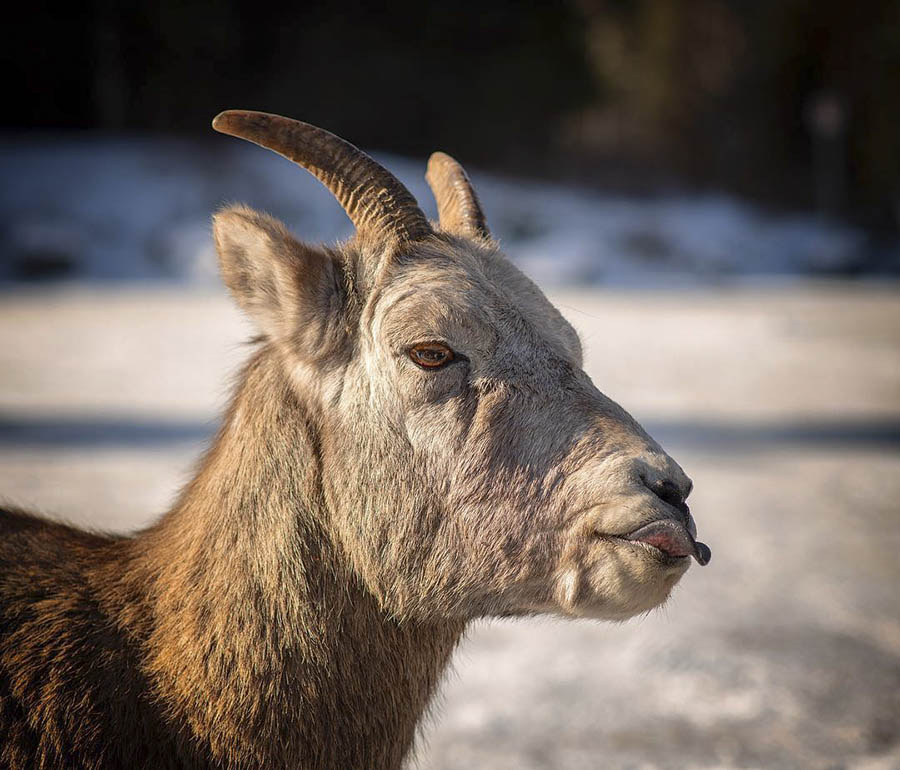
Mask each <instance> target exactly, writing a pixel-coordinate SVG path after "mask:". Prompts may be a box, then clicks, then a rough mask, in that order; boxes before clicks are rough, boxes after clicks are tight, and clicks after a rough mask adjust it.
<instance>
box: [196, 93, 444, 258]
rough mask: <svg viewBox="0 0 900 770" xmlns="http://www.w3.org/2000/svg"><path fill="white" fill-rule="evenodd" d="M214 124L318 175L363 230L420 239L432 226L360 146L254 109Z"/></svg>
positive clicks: (402, 188)
mask: <svg viewBox="0 0 900 770" xmlns="http://www.w3.org/2000/svg"><path fill="white" fill-rule="evenodd" d="M212 125H213V128H214V129H215V130H216V131H219V132H220V133H223V134H228V135H230V136H235V137H238V138H239V139H246V140H247V141H250V142H253V143H254V144H257V145H259V146H260V147H264V148H266V149H267V150H272V151H273V152H276V153H278V154H279V155H281V156H282V157H284V158H287V159H288V160H290V161H293V162H294V163H296V164H297V165H299V166H301V167H303V168H305V169H306V170H307V171H309V172H310V173H311V174H312V175H313V176H314V177H316V179H318V180H319V181H320V182H321V183H322V184H323V185H325V187H326V188H328V190H329V191H330V192H331V194H332V195H334V197H335V198H336V199H337V201H338V203H340V204H341V207H342V208H343V209H344V211H345V212H346V213H347V216H348V217H350V221H351V222H353V225H354V226H355V227H356V229H357V230H358V231H360V232H362V231H366V232H374V233H379V234H382V235H394V236H396V237H398V238H399V239H400V240H404V241H417V240H421V239H422V238H425V237H426V236H428V235H429V234H430V233H431V232H432V230H431V226H430V225H429V224H428V219H427V218H426V217H425V215H424V214H423V213H422V210H421V209H420V208H419V204H418V203H417V202H416V199H415V198H414V197H413V196H412V193H410V192H409V190H407V189H406V187H405V186H404V185H403V183H402V182H401V181H400V180H399V179H397V177H395V176H394V175H393V174H392V173H391V172H390V171H388V170H387V169H386V168H384V167H383V166H381V165H380V164H379V163H377V162H375V160H373V159H372V158H371V157H369V156H368V155H367V154H366V153H364V152H363V151H362V150H360V149H359V148H358V147H355V146H354V145H352V144H350V142H347V141H345V140H343V139H341V138H340V137H339V136H335V135H334V134H332V133H331V132H330V131H326V130H325V129H322V128H318V127H316V126H313V125H310V124H309V123H303V122H301V121H299V120H293V119H291V118H285V117H282V116H281V115H272V114H270V113H267V112H256V111H253V110H226V111H225V112H221V113H219V114H218V115H216V117H215V119H214V120H213V123H212Z"/></svg>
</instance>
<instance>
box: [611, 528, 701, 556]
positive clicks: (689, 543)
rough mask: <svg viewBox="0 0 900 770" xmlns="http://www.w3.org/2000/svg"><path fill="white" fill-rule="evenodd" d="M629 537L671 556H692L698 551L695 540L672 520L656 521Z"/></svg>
mask: <svg viewBox="0 0 900 770" xmlns="http://www.w3.org/2000/svg"><path fill="white" fill-rule="evenodd" d="M627 537H628V539H629V540H637V541H640V542H641V543H647V544H648V545H652V546H654V547H656V548H659V550H660V551H662V552H663V553H666V554H668V555H669V556H692V555H693V554H694V553H695V551H696V546H695V545H694V539H693V538H692V537H691V536H690V534H689V533H688V531H687V530H686V529H685V528H684V527H682V526H681V525H680V524H679V523H678V522H675V521H672V520H671V519H663V520H662V521H654V522H652V523H651V524H647V525H646V526H643V527H641V528H640V529H636V530H635V531H634V532H632V533H631V534H630V535H628V536H627Z"/></svg>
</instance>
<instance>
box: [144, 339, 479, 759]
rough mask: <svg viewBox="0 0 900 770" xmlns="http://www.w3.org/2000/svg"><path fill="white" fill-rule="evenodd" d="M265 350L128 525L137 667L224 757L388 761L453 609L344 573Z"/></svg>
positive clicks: (423, 704) (195, 738) (441, 654)
mask: <svg viewBox="0 0 900 770" xmlns="http://www.w3.org/2000/svg"><path fill="white" fill-rule="evenodd" d="M274 359H275V355H274V353H272V351H270V350H263V351H261V352H260V353H258V354H257V355H256V356H255V357H254V359H253V360H252V361H251V363H250V364H249V366H248V367H247V369H246V371H245V373H244V377H243V379H242V383H241V385H240V387H239V389H238V392H237V395H236V397H235V399H234V401H233V403H232V405H231V407H230V409H229V411H228V414H227V416H226V419H225V421H224V424H223V427H222V429H221V431H220V433H219V435H218V437H217V439H216V441H215V443H214V444H213V446H212V448H211V449H210V451H209V452H208V454H207V456H206V458H205V459H204V461H203V462H202V464H201V467H200V470H199V472H198V474H197V476H196V478H195V479H194V480H193V481H192V482H191V483H190V484H189V485H188V487H187V489H186V490H185V492H184V494H183V496H182V499H181V500H180V502H179V503H178V504H177V505H176V506H175V508H174V509H173V510H172V511H171V512H170V513H169V514H167V515H166V516H165V517H164V518H163V519H162V520H161V522H160V523H159V524H158V525H156V526H155V527H153V528H151V529H150V530H148V531H147V532H146V533H144V535H142V536H140V537H138V538H137V539H136V540H134V541H132V543H133V548H134V554H135V556H134V558H135V561H136V565H137V569H136V570H135V574H140V575H142V576H143V579H144V582H145V584H147V585H150V586H151V589H150V593H149V596H150V599H149V601H150V605H151V606H150V612H149V616H150V617H151V618H152V621H148V622H147V624H146V628H145V630H144V632H143V634H142V635H143V637H144V639H145V641H144V645H145V649H146V650H148V651H149V655H148V656H147V658H146V669H147V671H148V673H149V676H150V678H151V681H153V682H154V683H155V685H156V687H157V689H158V692H159V696H160V698H161V699H162V700H163V702H164V703H165V704H166V710H167V711H169V712H170V713H171V714H172V715H173V717H174V719H173V723H179V722H181V723H183V724H187V725H189V726H190V728H189V731H190V734H189V735H186V736H184V738H185V739H186V743H187V744H188V745H197V746H201V747H202V749H201V751H202V753H203V754H205V755H207V756H210V757H211V758H212V759H213V760H215V761H217V762H221V763H223V764H224V765H226V766H230V765H235V766H243V765H251V766H265V767H281V766H286V765H291V766H294V767H296V766H301V767H317V768H318V767H323V768H324V767H342V768H347V767H371V768H388V767H398V766H399V765H400V764H401V763H402V761H403V758H404V756H405V755H406V754H407V752H408V750H409V748H410V746H411V744H412V742H413V739H414V736H415V729H416V724H417V723H418V721H419V720H420V718H421V717H422V714H423V712H424V711H425V710H426V708H427V706H428V703H429V700H430V698H431V696H432V694H433V692H434V690H435V688H436V686H437V684H438V682H439V680H440V677H441V674H442V672H443V670H444V668H445V667H446V665H447V663H448V661H449V658H450V655H451V654H452V651H453V648H454V647H455V645H456V643H457V641H458V640H459V638H460V635H461V633H462V631H463V623H462V622H459V623H452V624H450V623H441V624H426V623H417V622H410V621H404V622H402V623H401V622H398V621H396V620H394V619H392V618H391V617H390V616H389V615H388V614H386V613H385V612H384V611H383V610H382V609H381V608H380V607H379V606H378V605H377V602H376V601H375V599H374V597H373V596H372V595H371V594H370V593H369V592H368V591H366V590H365V588H364V586H363V585H362V584H361V583H360V581H359V580H358V579H357V578H356V577H355V576H354V573H353V572H352V571H351V570H350V569H349V567H348V565H347V563H346V559H345V558H343V557H342V556H341V553H340V549H339V547H337V545H336V544H335V543H334V541H333V540H332V539H331V538H330V537H329V535H328V532H327V529H328V527H327V524H326V521H327V516H326V515H325V512H324V510H323V502H322V494H321V483H320V481H319V473H320V464H319V462H318V456H317V446H318V442H317V440H316V433H315V428H314V426H312V424H311V423H310V421H309V420H308V419H307V418H306V412H305V409H304V408H303V406H302V404H301V403H300V402H299V400H298V399H297V398H296V397H295V396H294V395H293V394H292V393H291V391H290V389H289V388H288V386H287V384H286V382H285V378H284V377H283V375H282V374H281V371H280V368H279V366H278V364H277V361H275V360H274ZM126 620H127V619H126Z"/></svg>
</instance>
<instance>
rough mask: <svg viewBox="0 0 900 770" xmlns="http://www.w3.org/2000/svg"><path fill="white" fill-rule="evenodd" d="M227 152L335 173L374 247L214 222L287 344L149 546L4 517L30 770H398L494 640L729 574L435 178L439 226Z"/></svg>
mask: <svg viewBox="0 0 900 770" xmlns="http://www.w3.org/2000/svg"><path fill="white" fill-rule="evenodd" d="M213 125H214V127H215V128H216V129H217V130H218V131H221V132H223V133H226V134H231V135H233V136H237V137H241V138H244V139H248V140H250V141H252V142H255V143H257V144H259V145H262V146H263V147H267V148H269V149H272V150H274V151H275V152H278V153H280V154H281V155H283V156H285V157H287V158H289V159H290V160H292V161H294V162H295V163H297V164H299V165H300V166H302V167H303V168H305V169H307V170H308V171H310V172H311V173H312V174H314V175H315V176H316V177H317V178H318V179H319V180H320V181H321V182H322V183H323V184H324V185H325V186H326V187H327V188H328V189H329V190H330V191H331V192H332V193H333V194H334V195H335V197H336V198H337V200H338V201H339V202H340V204H341V205H342V206H343V207H344V209H345V211H346V212H347V214H348V215H349V217H350V219H351V220H352V221H353V223H354V225H355V227H356V235H355V236H354V237H353V238H352V239H351V240H349V241H347V242H346V243H343V244H341V245H340V246H337V247H333V248H331V247H317V246H312V245H309V244H305V243H303V242H301V241H299V240H296V239H295V238H294V237H293V236H292V235H290V234H289V233H288V232H287V230H286V229H285V228H284V227H283V226H282V225H281V224H280V223H279V222H277V221H275V220H274V219H272V218H271V217H269V216H266V215H265V214H260V213H257V212H255V211H252V210H250V209H248V208H244V207H241V206H238V207H234V208H228V209H225V210H223V211H221V212H220V213H218V214H217V215H216V216H215V219H214V235H215V243H216V248H217V251H218V255H219V259H220V261H221V267H222V273H223V275H224V279H225V283H226V284H227V285H228V288H229V289H230V290H231V292H232V293H233V294H234V297H235V299H236V300H237V302H238V304H239V305H240V306H241V307H242V308H243V309H244V310H245V311H246V312H247V313H248V314H249V315H250V316H251V317H252V318H253V320H254V321H255V323H256V325H257V327H258V329H259V332H260V335H261V338H260V343H259V346H258V349H257V350H256V352H255V354H254V355H253V356H252V358H251V360H250V362H249V363H248V364H247V366H246V368H245V369H244V371H243V375H242V377H241V379H240V383H239V385H238V387H237V391H236V393H235V396H234V399H233V401H232V403H231V405H230V407H229V409H228V412H227V414H226V416H225V419H224V422H223V425H222V427H221V429H220V431H219V433H218V436H217V438H216V439H215V442H214V444H213V446H212V448H211V449H210V450H209V452H208V453H207V454H206V456H205V458H204V460H203V461H202V464H201V466H200V468H199V471H198V473H197V475H196V477H195V478H194V480H193V481H192V482H191V483H190V484H189V485H188V486H187V488H186V489H185V490H184V492H183V494H182V495H181V498H180V500H179V501H178V502H177V504H176V505H175V506H174V507H173V509H172V510H171V511H169V512H168V513H167V514H165V515H164V516H163V517H162V518H161V519H160V520H159V521H158V523H156V524H155V525H154V526H151V527H150V528H149V529H147V530H145V531H143V532H141V533H139V534H137V535H136V536H134V537H111V536H105V535H100V534H94V533H89V532H84V531H79V530H76V529H73V528H70V527H67V526H64V525H62V524H58V523H51V522H50V521H45V520H42V519H40V518H36V517H34V516H31V515H29V514H26V513H22V512H18V511H14V510H8V511H5V512H3V513H2V514H0V736H2V746H0V765H2V766H3V767H4V768H33V767H37V768H62V767H66V768H73V767H84V768H111V767H127V768H135V767H146V768H169V767H172V768H174V767H178V768H187V767H191V768H193V767H215V768H257V767H259V768H263V767H264V768H287V767H292V768H296V767H303V768H341V769H342V770H346V769H347V768H396V767H398V766H399V765H401V763H402V762H403V759H404V757H405V756H406V755H407V753H408V752H409V749H410V746H411V744H412V742H413V738H414V733H415V728H416V724H417V722H418V720H419V719H420V717H421V715H422V713H423V711H424V710H425V709H426V707H427V705H428V702H429V699H430V698H431V696H432V693H433V692H434V690H435V688H436V687H437V685H438V682H439V680H440V678H441V674H442V672H443V670H444V668H445V666H446V665H447V662H448V660H449V659H450V656H451V654H452V652H453V649H454V647H455V645H456V644H457V642H458V640H459V639H460V635H461V634H462V632H463V629H464V627H465V626H466V624H467V622H468V621H470V620H471V619H473V618H477V617H483V616H488V615H527V614H532V613H540V612H551V613H557V614H561V615H565V616H571V617H594V618H610V619H622V618H627V617H629V616H632V615H634V614H635V613H640V612H643V611H645V610H648V609H650V608H652V607H654V606H656V605H658V604H660V603H661V602H663V601H664V600H665V599H666V598H667V596H668V595H669V592H670V591H671V590H672V587H673V586H674V585H675V583H676V582H677V581H678V579H679V578H680V577H681V575H682V574H684V572H685V570H686V569H687V566H688V562H689V558H688V557H689V556H692V555H693V556H694V557H695V558H696V559H697V560H698V561H699V562H700V563H705V562H706V561H707V560H708V558H709V549H708V548H707V547H706V546H705V545H703V544H702V543H698V542H696V541H695V539H694V536H695V528H694V524H693V521H692V519H691V516H690V513H689V511H688V508H687V505H686V504H685V502H684V499H685V497H687V495H688V493H689V492H690V489H691V482H690V481H689V479H688V478H687V476H686V475H685V474H684V472H683V471H682V470H681V468H680V467H679V466H678V465H677V464H676V463H675V462H674V461H673V460H672V459H671V458H670V457H669V456H668V455H667V454H666V453H665V452H664V451H663V450H662V449H661V448H660V447H659V446H658V445H657V444H656V443H655V442H654V441H653V440H652V439H651V438H650V437H649V436H648V435H647V434H646V433H645V432H644V431H643V430H642V429H641V427H640V426H639V425H638V424H637V423H636V422H635V420H634V419H632V418H631V417H630V416H629V415H628V414H627V413H626V412H625V411H624V410H623V409H622V408H620V407H619V406H618V405H616V404H615V403H613V402H612V401H611V400H610V399H608V398H606V397H605V396H603V395H602V394H601V393H600V392H599V391H598V390H597V389H596V388H595V387H594V385H593V384H592V383H591V381H590V380H589V379H588V377H587V375H585V373H584V372H583V371H582V368H581V357H582V351H581V347H580V343H579V340H578V337H577V336H576V334H575V332H574V331H573V329H572V328H571V327H570V325H569V324H568V323H567V322H566V321H565V320H564V319H563V318H562V316H561V315H560V314H559V313H558V312H557V311H556V309H555V308H554V307H553V306H552V305H551V304H550V303H549V302H548V301H547V300H546V299H545V297H544V296H543V294H542V293H541V292H540V291H539V290H538V289H537V288H536V287H535V286H534V284H532V283H531V282H530V281H529V280H528V279H527V278H525V276H523V275H522V274H521V273H520V272H519V271H518V270H517V269H516V268H514V267H513V266H512V265H511V264H510V263H509V262H508V261H507V260H506V258H504V256H503V255H502V254H501V253H500V252H499V250H498V246H497V244H496V243H495V242H494V241H493V240H492V239H491V236H490V234H489V231H488V228H487V225H486V223H485V217H484V214H483V213H482V209H481V206H480V205H479V202H478V199H477V197H476V196H475V193H474V191H473V189H472V187H471V186H470V184H469V181H468V178H467V177H466V174H465V172H464V171H463V169H462V168H461V167H460V166H459V165H458V164H457V163H456V161H454V160H453V159H452V158H450V157H449V156H447V155H444V154H441V153H437V154H435V155H433V156H432V157H431V160H430V161H429V164H428V173H427V178H428V181H429V183H430V185H431V187H432V189H433V190H434V193H435V197H436V198H437V203H438V209H439V214H440V217H439V218H440V223H439V225H433V224H431V223H429V221H428V219H427V218H426V217H425V216H424V215H423V214H422V212H421V211H420V209H419V207H418V205H417V203H416V201H415V200H414V199H413V197H412V195H411V194H410V193H409V192H408V191H407V189H406V188H405V187H404V186H403V185H402V184H401V183H400V182H399V181H398V180H397V179H396V178H395V177H393V176H392V175H391V174H390V173H389V172H388V171H386V170H385V169H384V168H382V167H381V166H379V165H378V164H377V163H376V162H375V161H373V160H372V159H371V158H370V157H368V156H367V155H365V154H364V153H362V152H360V151H359V150H358V149H356V148H355V147H353V146H352V145H350V144H347V143H346V142H344V141H343V140H341V139H339V138H337V137H336V136H333V135H332V134H330V133H328V132H326V131H323V130H321V129H318V128H315V127H313V126H310V125H308V124H305V123H300V122H297V121H293V120H289V119H287V118H282V117H278V116H274V115H268V114H263V113H256V112H243V111H228V112H224V113H222V114H221V115H219V116H218V117H217V118H216V119H215V121H214V123H213Z"/></svg>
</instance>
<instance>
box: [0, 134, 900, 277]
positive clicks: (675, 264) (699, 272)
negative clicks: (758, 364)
mask: <svg viewBox="0 0 900 770" xmlns="http://www.w3.org/2000/svg"><path fill="white" fill-rule="evenodd" d="M377 157H378V159H379V160H380V161H381V162H382V163H383V164H385V165H386V166H387V167H388V168H390V169H391V170H392V171H393V172H394V173H395V174H396V175H397V176H398V177H400V179H401V180H402V181H403V182H404V183H405V184H406V185H407V186H408V187H409V188H410V190H411V191H412V192H413V194H414V195H415V196H416V197H417V199H418V200H419V202H420V204H421V205H422V207H423V209H424V210H426V212H428V213H429V215H431V216H434V211H435V207H434V203H433V200H432V197H431V194H430V192H429V190H428V188H427V187H426V185H425V182H424V179H423V175H424V170H425V162H426V159H425V158H421V159H417V160H411V159H405V158H399V157H391V156H385V155H377ZM460 160H462V161H464V160H465V159H464V158H461V159H460ZM469 171H470V174H471V176H472V177H473V181H474V183H475V184H476V188H477V190H478V192H479V194H480V196H481V198H482V203H483V205H484V207H485V209H486V211H487V212H488V217H489V224H490V227H491V229H492V231H493V233H494V234H495V235H496V236H497V237H499V239H500V240H501V242H502V244H503V246H504V249H505V250H506V252H507V253H508V254H509V256H510V257H511V258H512V259H513V260H514V261H516V262H517V263H518V264H519V265H520V266H521V267H522V268H523V269H524V270H525V271H526V272H527V273H529V274H530V275H531V276H532V277H533V278H535V279H536V280H537V281H538V282H539V283H540V284H542V285H545V286H564V285H577V286H585V285H617V286H621V285H626V286H678V285H681V286H684V285H696V284H698V283H704V284H721V283H734V282H741V281H747V280H751V281H752V280H761V279H762V280H771V279H772V278H775V279H778V278H784V277H792V278H795V277H798V276H804V275H807V276H836V275H837V276H858V275H870V276H885V275H900V244H898V243H895V242H892V243H888V244H885V243H883V242H881V243H879V244H878V245H875V244H874V243H873V242H871V241H870V239H869V238H868V237H867V236H866V234H865V233H863V232H862V231H860V230H857V229H854V228H853V227H851V226H848V225H843V224H839V223H837V222H832V221H828V220H824V219H822V218H820V217H817V216H815V215H812V214H806V215H804V214H784V213H781V214H777V213H771V212H765V211H763V210H761V209H759V208H758V207H755V206H753V205H751V204H749V203H746V202H742V201H740V200H739V199H736V198H733V197H729V196H727V195H724V194H713V193H710V194H709V195H697V194H692V195H687V194H676V193H672V194H657V195H655V196H653V197H643V198H639V197H625V196H621V195H618V196H612V195H600V194H596V193H591V192H588V191H584V190H578V189H576V188H572V187H563V186H559V185H552V184H545V183H544V184H542V183H537V182H530V181H521V180H515V179H511V178H499V177H496V176H492V175H489V174H483V173H479V172H478V169H469ZM0 177H2V179H3V180H4V182H3V186H2V188H0V280H2V281H22V280H24V281H33V280H39V279H74V280H78V281H85V280H101V281H123V280H125V281H129V280H147V279H149V280H152V281H156V282H160V281H163V282H185V283H188V284H207V285H209V284H214V283H216V282H217V280H218V279H217V268H216V262H215V255H214V253H213V249H212V240H211V237H210V225H209V222H210V215H211V212H213V211H215V210H216V209H217V208H219V207H220V206H222V205H223V204H224V203H227V202H244V203H247V204H248V205H251V206H253V207H256V208H259V209H263V210H265V211H268V212H269V213H271V214H274V215H275V216H277V217H279V218H281V219H282V220H283V221H285V222H286V223H287V224H288V225H289V226H290V227H291V228H292V229H293V231H294V232H295V233H296V234H298V235H299V236H300V237H302V238H305V239H308V240H310V241H333V240H337V239H340V238H344V237H346V236H348V235H350V233H351V227H350V223H349V221H348V220H347V218H346V216H345V215H344V214H343V212H342V211H341V209H340V207H339V206H337V204H336V203H335V202H334V200H333V199H332V197H331V196H330V195H329V194H328V193H327V192H326V191H325V190H324V189H323V188H322V187H321V185H320V184H319V183H318V182H317V181H316V180H315V179H313V178H312V177H311V176H310V175H308V174H305V173H298V169H297V167H296V166H293V165H292V164H290V163H288V162H286V161H284V160H283V159H281V158H278V157H276V156H274V155H272V154H270V153H268V152H265V151H263V150H260V149H258V148H255V147H251V146H249V145H246V144H242V143H239V142H237V141H236V140H233V139H230V138H228V139H226V138H224V137H216V138H214V139H211V140H209V141H206V142H203V141H197V140H193V141H191V140H160V139H155V140H151V139H136V138H132V139H128V138H118V139H108V140H101V139H96V138H85V139H73V138H67V139H54V138H51V137H45V138H38V139H34V138H23V139H20V140H11V139H7V140H6V141H4V142H0Z"/></svg>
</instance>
